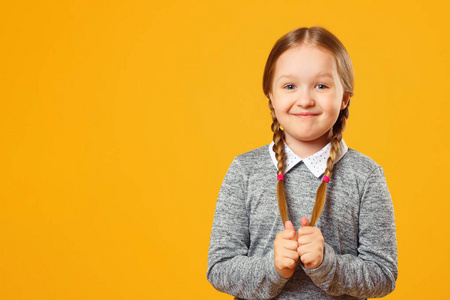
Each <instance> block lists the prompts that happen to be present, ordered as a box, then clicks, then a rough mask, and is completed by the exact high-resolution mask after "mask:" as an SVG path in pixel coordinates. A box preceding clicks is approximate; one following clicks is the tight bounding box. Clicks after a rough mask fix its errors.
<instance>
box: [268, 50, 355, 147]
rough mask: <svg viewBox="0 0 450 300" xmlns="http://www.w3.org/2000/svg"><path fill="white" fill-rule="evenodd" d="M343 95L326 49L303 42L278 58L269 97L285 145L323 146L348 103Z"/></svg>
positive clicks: (334, 65) (334, 62) (334, 64)
mask: <svg viewBox="0 0 450 300" xmlns="http://www.w3.org/2000/svg"><path fill="white" fill-rule="evenodd" d="M343 96H344V88H343V86H342V84H341V81H340V79H339V75H338V72H337V66H336V60H335V58H334V56H333V54H332V53H331V52H329V51H328V50H325V49H323V48H315V47H312V46H310V45H307V44H303V45H300V46H296V47H293V48H291V49H289V50H287V51H285V52H284V53H283V54H282V55H280V57H279V58H278V61H277V62H276V65H275V73H274V78H273V83H272V91H271V92H270V93H269V97H270V99H271V101H272V106H273V108H274V110H275V115H276V117H277V119H278V121H279V123H280V124H281V126H282V127H283V128H284V130H285V136H286V143H287V144H288V145H289V147H291V146H294V148H295V146H297V147H302V146H307V145H308V146H314V147H315V148H316V149H317V150H320V149H321V148H323V147H324V146H325V145H326V144H327V143H328V142H329V139H328V132H329V130H330V129H331V127H333V125H334V123H335V122H336V120H337V118H338V116H339V111H340V110H341V109H344V108H345V107H346V105H347V103H348V98H347V99H345V101H343V100H344V99H343Z"/></svg>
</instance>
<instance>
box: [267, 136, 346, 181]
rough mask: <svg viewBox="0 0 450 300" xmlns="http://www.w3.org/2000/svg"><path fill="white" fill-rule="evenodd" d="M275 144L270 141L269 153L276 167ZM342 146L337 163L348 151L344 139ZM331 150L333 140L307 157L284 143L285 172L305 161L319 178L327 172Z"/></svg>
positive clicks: (337, 156) (337, 155)
mask: <svg viewBox="0 0 450 300" xmlns="http://www.w3.org/2000/svg"><path fill="white" fill-rule="evenodd" d="M273 145H274V142H272V143H270V146H269V153H270V157H272V161H273V164H274V165H275V167H277V165H278V161H277V159H276V158H275V152H273V150H272V147H273ZM339 145H340V148H339V152H338V153H337V154H336V160H335V163H337V162H338V161H339V160H340V159H341V158H342V157H343V156H344V154H345V153H347V151H348V147H347V145H346V144H345V142H344V140H341V142H340V144H339ZM330 150H331V142H330V143H328V144H327V145H326V146H325V147H323V148H322V149H321V150H319V151H318V152H316V153H314V154H313V155H311V156H309V157H307V158H304V159H303V158H301V157H300V156H298V155H297V154H295V152H294V151H292V150H291V149H290V148H289V147H288V145H286V143H284V152H285V155H286V160H285V162H286V169H285V171H284V173H287V172H288V171H289V170H290V169H292V168H293V167H294V166H295V165H297V164H298V163H299V162H301V161H303V162H304V163H305V165H306V166H307V167H308V169H309V170H310V171H311V173H313V174H314V176H316V177H317V178H319V177H320V175H322V174H323V173H324V172H325V169H326V168H327V160H328V157H329V156H330Z"/></svg>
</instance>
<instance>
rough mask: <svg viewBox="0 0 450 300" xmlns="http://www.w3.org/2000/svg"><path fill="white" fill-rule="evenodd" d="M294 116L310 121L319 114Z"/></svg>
mask: <svg viewBox="0 0 450 300" xmlns="http://www.w3.org/2000/svg"><path fill="white" fill-rule="evenodd" d="M293 116H295V117H297V118H301V119H308V118H312V117H317V116H318V114H293Z"/></svg>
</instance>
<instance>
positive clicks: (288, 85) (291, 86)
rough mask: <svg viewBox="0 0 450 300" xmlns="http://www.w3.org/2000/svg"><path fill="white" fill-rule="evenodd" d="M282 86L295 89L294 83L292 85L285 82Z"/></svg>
mask: <svg viewBox="0 0 450 300" xmlns="http://www.w3.org/2000/svg"><path fill="white" fill-rule="evenodd" d="M284 88H285V89H288V90H293V89H295V85H293V84H286V85H285V86H284Z"/></svg>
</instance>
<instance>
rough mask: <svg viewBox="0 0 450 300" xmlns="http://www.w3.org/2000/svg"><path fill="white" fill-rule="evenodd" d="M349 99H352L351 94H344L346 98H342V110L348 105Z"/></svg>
mask: <svg viewBox="0 0 450 300" xmlns="http://www.w3.org/2000/svg"><path fill="white" fill-rule="evenodd" d="M348 101H350V95H349V94H344V98H343V99H342V103H341V110H343V109H345V108H346V107H347V105H348Z"/></svg>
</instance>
